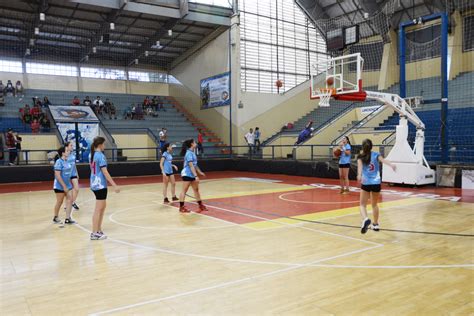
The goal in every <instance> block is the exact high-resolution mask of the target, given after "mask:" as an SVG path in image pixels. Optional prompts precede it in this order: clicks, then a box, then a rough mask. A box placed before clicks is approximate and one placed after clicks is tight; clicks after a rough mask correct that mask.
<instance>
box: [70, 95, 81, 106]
mask: <svg viewBox="0 0 474 316" xmlns="http://www.w3.org/2000/svg"><path fill="white" fill-rule="evenodd" d="M80 104H81V100H79V98H78V97H77V95H76V96H74V99H72V101H71V105H80Z"/></svg>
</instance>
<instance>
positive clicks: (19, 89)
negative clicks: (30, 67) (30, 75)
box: [15, 80, 23, 98]
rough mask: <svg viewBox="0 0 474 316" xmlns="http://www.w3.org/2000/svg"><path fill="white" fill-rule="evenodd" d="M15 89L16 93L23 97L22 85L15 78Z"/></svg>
mask: <svg viewBox="0 0 474 316" xmlns="http://www.w3.org/2000/svg"><path fill="white" fill-rule="evenodd" d="M15 89H16V94H17V95H20V96H21V97H22V98H23V85H22V84H21V81H20V80H17V82H16V85H15Z"/></svg>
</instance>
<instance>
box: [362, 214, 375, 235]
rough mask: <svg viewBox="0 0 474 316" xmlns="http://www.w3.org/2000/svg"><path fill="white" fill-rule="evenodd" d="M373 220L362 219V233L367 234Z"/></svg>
mask: <svg viewBox="0 0 474 316" xmlns="http://www.w3.org/2000/svg"><path fill="white" fill-rule="evenodd" d="M371 222H372V221H371V220H370V218H366V219H364V220H363V221H362V225H361V228H360V233H361V234H365V233H366V232H367V229H369V226H370V223H371Z"/></svg>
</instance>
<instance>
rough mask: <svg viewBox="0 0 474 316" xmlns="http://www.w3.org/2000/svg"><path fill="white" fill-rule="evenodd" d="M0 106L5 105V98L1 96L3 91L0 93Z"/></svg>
mask: <svg viewBox="0 0 474 316" xmlns="http://www.w3.org/2000/svg"><path fill="white" fill-rule="evenodd" d="M0 106H5V98H4V97H3V92H2V93H0Z"/></svg>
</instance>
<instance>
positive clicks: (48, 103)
mask: <svg viewBox="0 0 474 316" xmlns="http://www.w3.org/2000/svg"><path fill="white" fill-rule="evenodd" d="M50 105H51V102H49V99H48V97H44V98H43V106H50Z"/></svg>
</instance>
